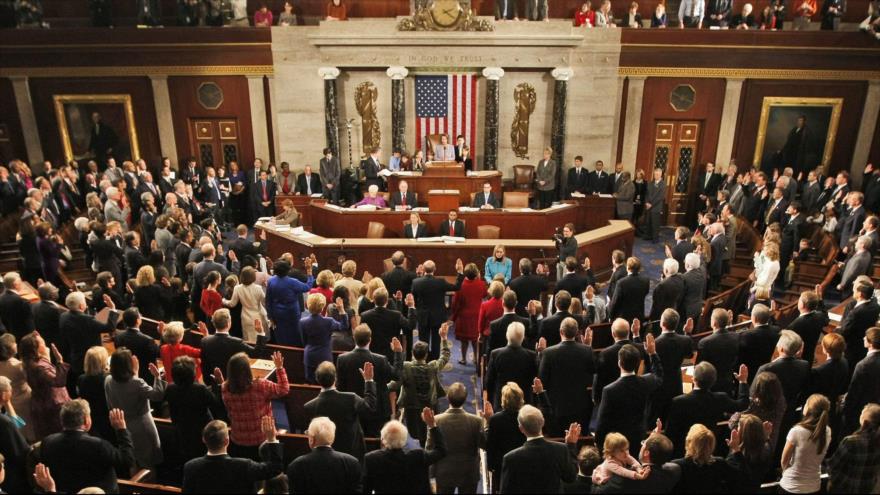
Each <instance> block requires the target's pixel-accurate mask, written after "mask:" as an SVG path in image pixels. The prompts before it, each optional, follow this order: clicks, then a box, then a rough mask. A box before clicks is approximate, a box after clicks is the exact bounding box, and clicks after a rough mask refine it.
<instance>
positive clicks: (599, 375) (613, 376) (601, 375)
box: [593, 339, 645, 404]
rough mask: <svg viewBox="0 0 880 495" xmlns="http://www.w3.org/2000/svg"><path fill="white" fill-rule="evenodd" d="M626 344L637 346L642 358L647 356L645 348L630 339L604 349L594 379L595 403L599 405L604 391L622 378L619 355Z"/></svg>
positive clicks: (597, 363) (597, 362) (600, 354)
mask: <svg viewBox="0 0 880 495" xmlns="http://www.w3.org/2000/svg"><path fill="white" fill-rule="evenodd" d="M626 344H632V345H634V346H636V347H637V348H638V349H639V350H640V351H641V352H642V357H644V356H645V348H644V347H642V345H641V344H639V343H637V342H633V341H631V340H629V339H625V340H619V341H617V342H615V343H613V344H611V345H610V346H608V347H606V348H605V349H602V351H601V352H600V353H599V359H598V360H597V361H596V375H595V377H593V402H594V403H596V404H598V403H599V402H601V401H602V390H603V389H604V388H605V386H607V385H608V384H609V383H612V382H613V381H614V380H617V379H618V378H619V377H620V368H619V367H618V366H617V353H618V351H620V348H621V347H623V346H624V345H626Z"/></svg>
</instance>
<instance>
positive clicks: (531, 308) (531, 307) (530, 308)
mask: <svg viewBox="0 0 880 495" xmlns="http://www.w3.org/2000/svg"><path fill="white" fill-rule="evenodd" d="M537 304H538V301H535V300H531V301H529V303H528V305H527V308H528V311H529V316H535V314H537V309H536V308H535V306H536V305H537Z"/></svg>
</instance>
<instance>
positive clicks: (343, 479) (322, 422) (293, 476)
mask: <svg viewBox="0 0 880 495" xmlns="http://www.w3.org/2000/svg"><path fill="white" fill-rule="evenodd" d="M306 434H307V435H308V437H309V449H311V452H309V453H308V454H304V455H301V456H299V457H297V458H296V459H295V460H294V461H293V462H291V463H290V465H289V466H287V480H288V483H290V491H291V492H292V493H361V485H362V484H361V464H360V462H358V460H357V459H356V458H355V457H353V456H351V455H349V454H346V453H344V452H337V451H336V450H333V447H332V445H333V442H334V440H335V439H336V425H335V424H333V421H331V420H330V419H329V418H326V417H323V416H322V417H319V418H315V419H313V420H312V421H311V422H310V423H309V429H308V430H307V431H306Z"/></svg>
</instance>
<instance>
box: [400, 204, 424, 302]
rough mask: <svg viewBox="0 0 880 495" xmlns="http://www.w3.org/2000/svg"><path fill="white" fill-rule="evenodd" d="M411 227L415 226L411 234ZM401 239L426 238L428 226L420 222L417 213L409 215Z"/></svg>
mask: <svg viewBox="0 0 880 495" xmlns="http://www.w3.org/2000/svg"><path fill="white" fill-rule="evenodd" d="M413 225H415V226H416V227H415V232H413ZM403 237H405V238H407V239H418V238H419V237H428V226H427V225H426V224H425V222H422V221H421V219H420V218H419V214H418V213H410V215H409V223H407V224H406V225H404V226H403ZM410 285H411V284H410Z"/></svg>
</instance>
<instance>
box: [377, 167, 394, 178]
mask: <svg viewBox="0 0 880 495" xmlns="http://www.w3.org/2000/svg"><path fill="white" fill-rule="evenodd" d="M391 173H392V172H391V171H390V170H388V169H387V168H383V169H382V170H380V171H379V173H378V174H376V175H378V176H379V177H390V176H391Z"/></svg>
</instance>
